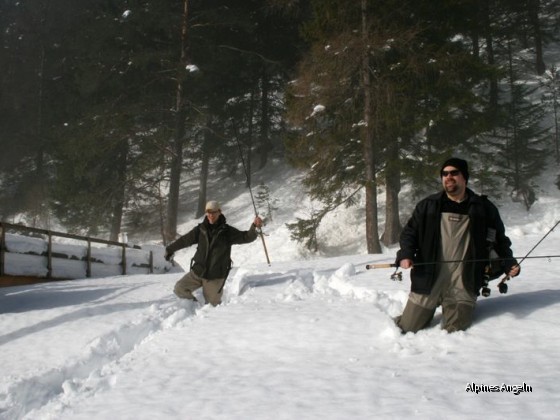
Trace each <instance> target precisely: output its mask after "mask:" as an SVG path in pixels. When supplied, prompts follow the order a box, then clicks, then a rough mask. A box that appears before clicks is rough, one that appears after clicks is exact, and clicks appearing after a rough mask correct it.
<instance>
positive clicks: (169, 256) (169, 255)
mask: <svg viewBox="0 0 560 420" xmlns="http://www.w3.org/2000/svg"><path fill="white" fill-rule="evenodd" d="M173 254H174V252H170V251H168V250H167V249H166V250H165V254H164V255H163V258H165V261H171V260H172V259H173Z"/></svg>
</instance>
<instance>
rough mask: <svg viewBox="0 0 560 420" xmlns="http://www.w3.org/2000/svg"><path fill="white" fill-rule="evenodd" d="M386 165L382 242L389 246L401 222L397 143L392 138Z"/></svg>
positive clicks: (396, 238)
mask: <svg viewBox="0 0 560 420" xmlns="http://www.w3.org/2000/svg"><path fill="white" fill-rule="evenodd" d="M388 153H389V155H388V159H387V166H386V167H385V185H386V188H387V189H386V192H385V195H386V206H385V232H383V237H382V241H383V244H385V245H387V246H389V245H392V244H394V243H397V242H398V241H399V236H400V234H401V229H402V227H401V222H400V217H399V192H400V190H401V170H400V165H399V143H398V140H396V139H395V140H394V141H393V142H392V143H391V144H390V145H389V149H388Z"/></svg>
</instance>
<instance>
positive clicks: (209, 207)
mask: <svg viewBox="0 0 560 420" xmlns="http://www.w3.org/2000/svg"><path fill="white" fill-rule="evenodd" d="M204 210H205V211H218V210H220V203H218V202H217V201H209V202H207V203H206V207H205V209H204Z"/></svg>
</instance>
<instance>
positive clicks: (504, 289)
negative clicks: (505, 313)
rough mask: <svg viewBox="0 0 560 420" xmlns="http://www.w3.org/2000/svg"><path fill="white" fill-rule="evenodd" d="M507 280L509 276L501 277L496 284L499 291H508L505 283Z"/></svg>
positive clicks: (503, 292)
mask: <svg viewBox="0 0 560 420" xmlns="http://www.w3.org/2000/svg"><path fill="white" fill-rule="evenodd" d="M508 280H509V276H506V277H504V278H503V279H502V281H501V282H500V283H499V284H498V290H499V291H500V293H502V294H505V293H507V292H508V285H507V283H506V281H508Z"/></svg>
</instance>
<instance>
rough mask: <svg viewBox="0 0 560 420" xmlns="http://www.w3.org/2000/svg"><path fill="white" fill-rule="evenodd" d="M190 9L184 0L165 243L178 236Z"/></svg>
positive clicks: (186, 0)
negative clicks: (184, 81) (184, 84)
mask: <svg viewBox="0 0 560 420" xmlns="http://www.w3.org/2000/svg"><path fill="white" fill-rule="evenodd" d="M188 11H189V1H188V0H183V19H182V23H181V57H180V60H179V65H178V70H177V90H176V102H175V134H174V139H173V141H172V157H171V175H170V180H169V199H168V201H167V221H166V227H165V238H164V243H168V242H170V241H173V240H174V239H175V237H176V236H177V217H178V211H179V189H180V186H181V170H182V166H183V144H184V142H185V118H186V115H187V111H186V105H185V98H184V92H183V87H184V86H183V78H184V74H185V68H186V65H187V51H188Z"/></svg>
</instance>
